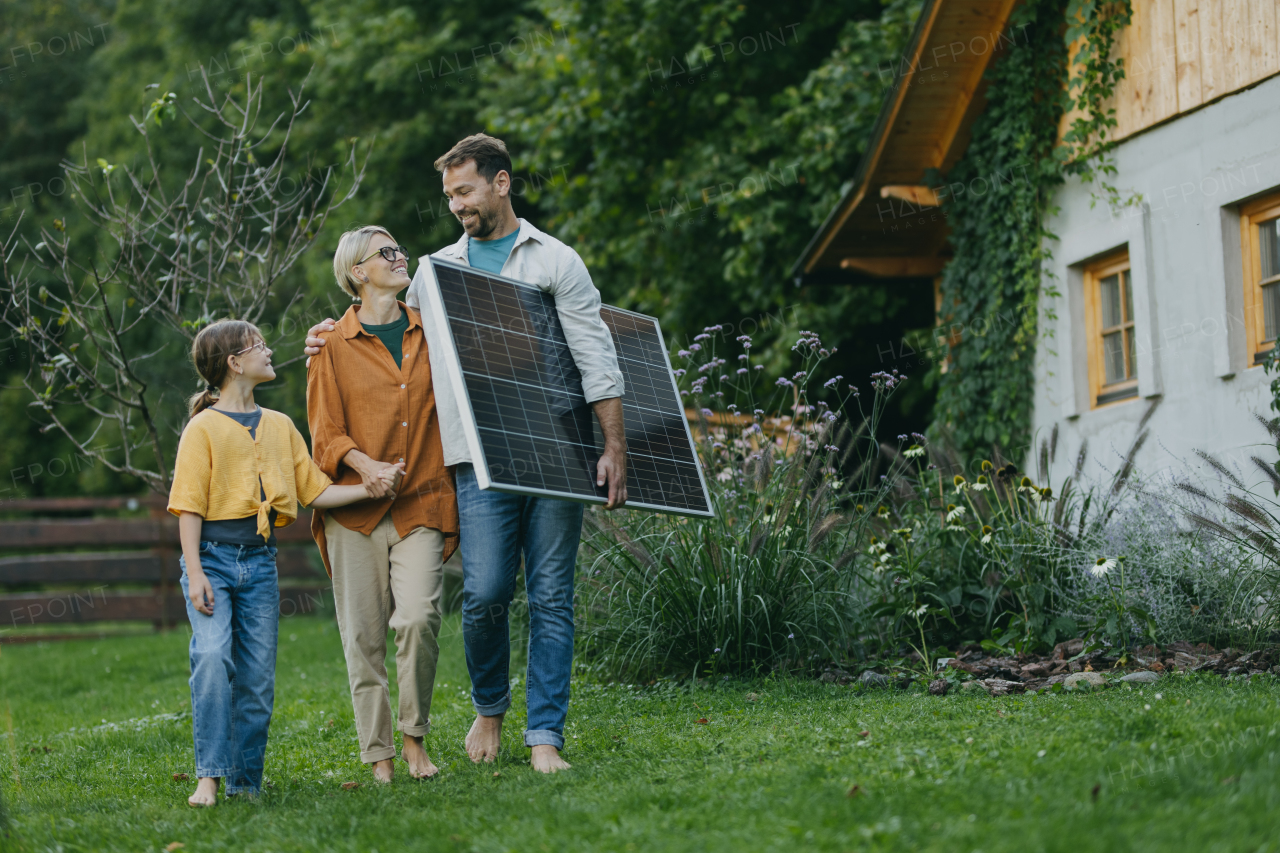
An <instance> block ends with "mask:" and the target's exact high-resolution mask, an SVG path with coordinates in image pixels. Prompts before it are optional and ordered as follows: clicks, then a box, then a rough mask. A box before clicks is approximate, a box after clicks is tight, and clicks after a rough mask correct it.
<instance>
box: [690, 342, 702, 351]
mask: <svg viewBox="0 0 1280 853" xmlns="http://www.w3.org/2000/svg"><path fill="white" fill-rule="evenodd" d="M689 349H691V350H693V351H694V352H698V351H699V350H701V349H702V344H689Z"/></svg>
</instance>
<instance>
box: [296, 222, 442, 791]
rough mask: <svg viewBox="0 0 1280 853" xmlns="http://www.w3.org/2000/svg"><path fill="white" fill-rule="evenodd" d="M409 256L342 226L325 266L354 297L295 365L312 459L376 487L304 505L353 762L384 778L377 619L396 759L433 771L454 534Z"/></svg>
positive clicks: (386, 731)
mask: <svg viewBox="0 0 1280 853" xmlns="http://www.w3.org/2000/svg"><path fill="white" fill-rule="evenodd" d="M408 263H409V259H408V258H407V257H406V255H405V250H404V248H403V247H402V246H397V245H396V241H395V240H394V239H393V238H392V236H391V234H390V233H389V232H388V231H387V230H386V229H384V228H379V227H377V226H372V225H367V226H365V227H363V228H358V229H356V230H355V231H348V232H346V233H345V234H343V235H342V238H341V239H340V240H339V242H338V250H337V251H336V252H335V253H334V256H333V274H334V277H335V278H336V279H337V282H338V286H339V287H341V288H342V289H343V290H344V291H345V292H346V293H347V294H348V295H350V296H351V297H352V298H353V299H358V300H359V303H360V304H359V305H352V306H351V308H350V309H348V311H347V313H346V314H344V315H343V317H342V319H341V320H339V321H338V323H337V326H336V328H335V329H334V330H333V331H332V332H325V333H323V334H322V337H323V338H325V346H324V347H323V348H322V349H321V350H320V354H319V355H317V356H315V357H314V358H312V359H311V366H310V368H309V370H308V373H307V418H308V420H309V422H310V424H311V442H312V453H313V455H314V456H315V459H316V462H317V464H319V466H320V468H321V470H323V471H324V472H325V473H326V474H328V475H329V476H330V477H332V478H333V481H334V482H335V483H341V484H353V485H354V484H356V483H363V484H364V485H365V487H366V488H368V489H369V490H370V492H371V493H377V494H379V497H380V499H378V500H371V501H365V502H364V503H361V504H359V505H356V506H350V507H344V508H342V509H337V510H332V511H329V512H325V513H320V512H316V513H315V514H314V516H313V517H312V522H311V532H312V534H313V535H314V536H315V538H316V542H317V544H319V546H320V552H321V555H322V556H323V557H324V561H325V568H326V569H328V570H329V574H330V576H331V577H332V578H333V592H334V600H335V603H336V605H337V612H338V629H339V632H340V633H341V635H342V648H343V652H344V653H345V655H346V659H347V674H348V678H349V680H350V682H351V700H352V703H353V705H354V706H355V718H356V731H357V733H358V735H359V739H360V760H361V761H363V762H365V763H366V764H372V765H373V774H374V776H375V777H376V778H377V779H378V780H379V781H382V782H389V781H391V777H392V773H393V770H392V759H393V758H394V757H395V754H396V748H395V742H394V739H393V736H392V727H391V702H390V695H389V692H388V687H387V672H386V667H385V666H384V664H383V661H384V659H385V658H386V638H387V628H388V627H390V628H393V629H395V633H396V680H397V683H398V686H399V693H400V697H399V710H398V727H399V729H400V732H401V734H402V735H403V740H404V747H403V753H402V757H403V758H404V760H405V761H406V762H407V763H408V765H409V772H410V773H411V774H412V775H413V776H414V777H415V778H425V777H428V776H434V775H435V774H436V773H437V772H439V771H438V769H437V768H436V766H435V765H434V764H433V763H432V762H431V758H430V757H429V756H428V755H427V752H426V750H425V748H424V747H423V737H424V736H425V735H426V734H427V732H428V731H429V730H430V726H431V723H430V711H431V691H432V687H433V686H434V683H435V675H436V658H437V656H438V654H439V646H438V644H437V642H436V634H437V632H438V631H439V629H440V599H441V590H442V587H443V579H444V572H443V565H444V561H445V560H447V559H448V558H449V555H450V554H452V553H453V551H454V549H455V548H456V547H457V544H458V507H457V500H456V497H455V494H454V488H453V480H452V477H451V475H450V472H449V470H448V469H447V468H445V466H444V451H443V449H442V447H441V445H440V428H439V422H438V421H437V419H436V411H435V397H434V395H433V393H432V389H431V364H430V362H429V361H428V353H427V344H426V339H425V337H424V335H423V329H422V320H421V318H420V317H419V315H418V312H416V311H414V310H412V309H410V308H409V307H408V306H406V305H405V304H404V303H403V302H400V301H398V300H397V299H396V294H398V293H399V292H400V291H402V290H404V289H405V288H406V287H408V286H409V275H408ZM398 463H404V467H405V475H404V480H403V482H402V483H401V484H400V488H399V490H398V492H397V493H396V494H395V495H391V494H388V492H387V490H386V489H385V487H382V491H381V492H378V489H379V482H380V481H379V480H378V474H379V472H381V471H382V470H383V469H385V468H386V466H387V465H395V464H398ZM393 596H394V599H395V610H394V612H392V611H391V609H390V608H391V599H392V597H393Z"/></svg>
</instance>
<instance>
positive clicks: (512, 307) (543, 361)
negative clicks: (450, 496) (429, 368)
mask: <svg viewBox="0 0 1280 853" xmlns="http://www.w3.org/2000/svg"><path fill="white" fill-rule="evenodd" d="M424 271H425V272H426V273H427V275H426V284H427V288H426V291H427V293H426V296H427V303H428V305H429V306H430V314H431V318H430V319H429V322H435V323H437V324H438V327H437V328H438V330H439V332H440V337H441V339H443V340H445V341H450V342H452V344H453V346H452V351H447V352H445V353H443V354H442V355H443V356H444V358H445V363H446V369H447V370H449V372H450V375H451V376H452V378H453V385H454V389H455V391H456V392H457V394H458V408H459V410H460V411H461V413H462V421H463V426H464V428H465V429H466V430H467V432H468V436H467V440H468V446H469V447H470V448H471V456H472V460H473V463H474V465H475V471H476V480H477V482H478V484H479V486H480V488H482V489H494V490H497V491H502V492H514V493H518V494H528V495H540V496H546V497H555V498H564V499H567V500H576V501H584V502H587V503H601V504H602V503H605V501H606V499H607V489H601V488H599V487H597V486H596V470H595V469H596V463H597V461H599V459H600V455H601V452H602V450H603V448H604V437H603V436H602V435H601V433H600V425H599V424H598V423H597V422H596V419H595V416H594V414H593V412H592V410H591V406H590V404H589V403H587V400H586V397H585V396H584V394H583V390H582V377H581V375H580V374H579V373H578V368H577V365H576V364H575V363H574V360H573V356H572V354H571V353H570V351H569V345H568V343H566V341H565V337H564V331H563V330H562V329H561V327H560V316H559V314H558V313H557V311H556V304H555V298H554V297H553V296H552V295H551V294H549V293H547V292H545V291H543V290H542V289H540V288H538V287H535V286H533V285H530V284H525V283H523V282H518V281H514V280H512V279H509V278H503V277H502V276H497V275H491V274H489V273H486V272H483V271H481V270H477V269H474V268H472V267H467V266H461V265H458V264H454V263H450V262H449V261H443V260H440V259H438V258H431V262H430V263H429V264H426V265H424ZM600 316H601V319H603V320H604V323H605V325H606V326H607V327H608V328H609V331H610V333H611V334H612V335H613V344H614V348H615V349H616V350H617V353H618V364H619V366H620V367H621V369H622V375H623V378H624V380H625V382H626V390H625V391H624V393H623V397H622V410H623V421H624V424H625V427H626V434H627V506H628V507H632V508H640V509H651V510H657V511H659V512H669V513H676V514H680V515H698V516H710V515H713V514H714V513H713V512H712V511H711V501H710V498H709V496H708V494H707V486H706V482H705V480H704V479H703V477H702V468H701V465H700V464H699V462H698V457H697V453H696V451H695V450H694V446H693V437H692V435H691V434H690V432H689V423H688V421H687V420H686V419H685V414H684V407H683V406H682V405H681V403H680V395H679V391H678V389H677V388H676V384H675V376H674V374H673V373H672V371H671V362H670V360H669V359H668V358H667V348H666V345H665V343H664V342H663V339H662V330H661V328H660V327H659V326H658V321H657V320H656V319H654V318H653V317H646V316H645V315H643V314H636V313H635V312H632V311H624V310H622V309H621V308H613V307H611V306H608V305H605V306H602V308H601V311H600ZM432 356H433V357H436V356H437V353H432Z"/></svg>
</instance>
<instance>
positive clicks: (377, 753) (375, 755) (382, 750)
mask: <svg viewBox="0 0 1280 853" xmlns="http://www.w3.org/2000/svg"><path fill="white" fill-rule="evenodd" d="M395 757H396V748H395V747H394V746H380V747H378V748H377V749H371V750H369V751H368V752H361V753H360V761H361V762H363V763H364V764H373V763H374V762H377V761H386V760H387V759H388V758H395Z"/></svg>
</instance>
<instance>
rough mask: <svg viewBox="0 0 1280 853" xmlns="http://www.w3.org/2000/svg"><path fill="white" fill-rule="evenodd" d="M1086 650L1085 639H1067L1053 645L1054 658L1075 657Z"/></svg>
mask: <svg viewBox="0 0 1280 853" xmlns="http://www.w3.org/2000/svg"><path fill="white" fill-rule="evenodd" d="M1082 651H1084V640H1080V639H1075V640H1066V641H1064V642H1061V643H1058V645H1056V646H1054V647H1053V659H1054V660H1066V659H1067V658H1073V657H1075V656H1076V655H1078V654H1080V653H1081V652H1082Z"/></svg>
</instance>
